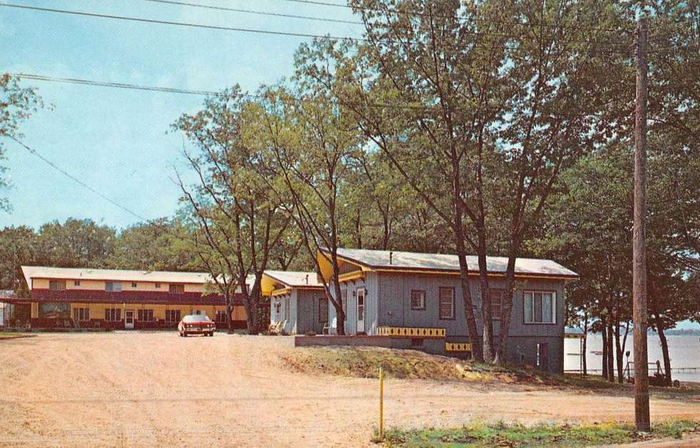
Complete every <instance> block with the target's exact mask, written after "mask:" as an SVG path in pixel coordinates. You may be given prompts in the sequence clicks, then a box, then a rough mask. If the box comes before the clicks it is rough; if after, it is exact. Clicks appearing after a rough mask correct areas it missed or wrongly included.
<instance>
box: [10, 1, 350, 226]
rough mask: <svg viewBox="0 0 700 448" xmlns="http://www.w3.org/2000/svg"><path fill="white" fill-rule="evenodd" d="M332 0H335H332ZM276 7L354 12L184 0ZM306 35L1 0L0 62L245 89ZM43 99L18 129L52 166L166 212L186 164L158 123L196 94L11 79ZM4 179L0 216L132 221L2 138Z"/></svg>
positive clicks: (158, 12) (63, 73)
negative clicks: (6, 207) (7, 184)
mask: <svg viewBox="0 0 700 448" xmlns="http://www.w3.org/2000/svg"><path fill="white" fill-rule="evenodd" d="M331 1H333V2H336V3H341V1H340V0H331ZM190 2H192V3H200V4H208V5H216V6H226V7H231V8H243V9H255V10H261V11H268V12H276V13H288V14H297V15H309V16H316V17H325V18H336V19H353V16H352V12H351V11H350V10H349V9H347V8H334V7H327V6H320V5H310V4H309V5H305V4H303V3H295V2H290V1H287V0H257V1H255V2H251V1H244V0H190ZM11 3H16V4H22V5H31V6H41V7H49V8H57V9H70V10H79V11H89V12H94V13H102V14H114V15H123V16H133V17H143V18H151V19H162V20H173V21H183V22H194V23H202V24H209V25H218V26H227V27H245V28H254V29H261V30H276V31H289V32H302V33H313V34H333V35H355V36H357V35H359V33H360V31H361V29H362V27H361V26H357V25H351V24H338V23H327V22H317V21H307V20H297V19H289V18H280V17H270V16H260V15H252V14H243V13H234V12H224V11H214V10H206V9H201V8H192V7H185V6H177V5H166V4H161V3H152V2H147V1H144V0H120V1H117V0H103V1H98V0H73V1H69V0H53V1H49V0H44V1H28V0H14V1H12V2H11ZM304 41H309V39H303V38H297V37H287V36H273V35H260V34H248V33H242V32H232V31H215V30H206V29H192V28H182V27H174V26H167V25H158V24H146V23H133V22H125V21H119V20H106V19H100V18H88V17H77V16H68V15H62V14H55V13H47V12H39V11H26V10H19V9H13V8H6V7H0V72H10V73H19V72H24V73H34V74H39V75H49V76H57V77H74V78H85V79H91V80H99V81H114V82H125V83H133V84H143V85H149V86H165V87H178V88H184V89H199V90H221V89H223V88H226V87H228V86H231V85H233V84H235V83H238V84H240V85H241V86H242V87H243V88H244V89H249V90H255V89H256V88H257V87H258V86H259V85H260V84H271V83H275V82H277V81H279V80H280V79H282V78H283V77H286V76H289V75H290V74H291V72H292V65H293V58H294V52H295V50H296V48H297V47H298V46H299V44H300V43H302V42H304ZM22 85H23V86H35V87H37V88H38V89H39V93H40V95H41V96H42V98H43V99H44V101H45V102H46V103H48V104H51V105H52V106H53V107H52V109H50V110H49V109H46V110H42V111H40V112H38V113H37V114H36V115H34V116H33V117H32V118H31V119H30V121H28V122H26V123H25V124H24V126H23V127H22V132H23V134H24V138H23V141H24V142H25V143H26V144H28V145H29V146H31V147H33V148H35V149H36V150H37V151H39V152H40V153H41V154H42V155H44V156H45V157H47V158H48V159H50V160H52V161H53V162H54V163H56V164H57V165H59V166H60V167H61V168H63V169H65V170H66V171H68V172H70V173H71V174H73V175H75V176H76V177H78V178H80V179H82V180H83V181H84V182H85V183H87V184H89V185H91V186H93V187H94V188H95V189H97V190H99V191H100V192H102V193H103V194H105V195H107V196H108V197H110V198H112V199H113V200H114V201H116V202H118V203H120V204H123V205H124V206H125V207H127V208H129V209H131V210H133V211H134V212H136V213H137V214H139V215H140V216H143V217H145V218H148V219H152V218H157V217H161V216H169V215H172V214H173V213H174V212H175V210H176V208H177V207H178V197H179V190H178V187H177V186H176V185H175V184H174V183H173V181H172V180H171V179H172V177H173V172H174V169H175V167H180V168H181V169H186V168H185V167H184V164H183V161H182V157H181V156H180V154H181V151H182V148H183V143H184V142H183V139H182V136H181V135H179V134H177V133H172V132H169V127H170V124H171V123H173V122H174V121H175V120H176V119H177V117H178V116H179V115H181V114H182V113H191V112H194V111H196V110H197V109H198V108H199V107H200V105H201V104H202V101H203V97H200V96H194V95H179V94H169V93H156V92H144V91H130V90H121V89H112V88H106V87H93V86H81V85H72V84H56V83H47V82H42V81H27V80H24V81H22ZM5 145H6V157H7V160H5V161H4V165H5V166H7V167H8V168H9V178H10V181H11V183H12V187H11V188H10V189H9V190H5V191H0V194H2V195H4V196H5V197H7V198H8V199H9V200H10V202H11V205H12V208H13V209H12V211H11V212H10V213H9V214H8V213H3V212H0V227H4V226H6V225H20V224H26V225H30V226H33V227H37V226H39V225H41V224H42V223H44V222H47V221H51V220H55V219H58V220H64V219H66V218H68V217H78V218H92V219H94V220H95V221H97V222H100V223H104V224H108V225H110V226H114V227H117V228H122V227H125V226H128V225H130V224H133V223H135V222H137V221H139V220H138V219H137V218H135V217H134V216H132V215H130V214H128V213H127V212H125V211H123V210H121V209H119V208H117V207H115V206H114V205H112V204H110V203H109V202H107V201H105V200H104V199H102V198H100V197H99V196H97V195H95V194H94V193H92V192H90V191H88V190H86V189H85V188H83V187H82V186H80V185H78V184H76V183H75V182H74V181H72V180H70V179H68V178H66V177H64V176H63V175H62V174H60V173H59V172H57V171H55V170H53V169H52V168H50V167H49V166H47V165H45V164H43V163H42V162H41V161H40V160H39V159H37V158H36V157H35V156H33V155H31V154H29V153H28V152H27V151H26V150H25V149H22V148H21V147H19V146H18V145H16V144H15V143H14V142H11V141H6V142H5Z"/></svg>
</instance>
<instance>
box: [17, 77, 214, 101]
mask: <svg viewBox="0 0 700 448" xmlns="http://www.w3.org/2000/svg"><path fill="white" fill-rule="evenodd" d="M13 76H16V77H18V78H22V79H32V80H35V81H46V82H59V83H67V84H80V85H89V86H99V87H114V88H118V89H131V90H147V91H151V92H164V93H182V94H186V95H203V96H210V95H219V94H220V92H214V91H210V90H187V89H180V88H175V87H158V86H144V85H139V84H127V83H122V82H110V81H93V80H89V79H80V78H60V77H57V76H46V75H35V74H30V73H15V74H13Z"/></svg>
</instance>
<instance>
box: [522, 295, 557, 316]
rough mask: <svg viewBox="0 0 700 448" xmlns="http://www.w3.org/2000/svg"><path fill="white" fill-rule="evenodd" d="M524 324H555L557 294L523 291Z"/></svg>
mask: <svg viewBox="0 0 700 448" xmlns="http://www.w3.org/2000/svg"><path fill="white" fill-rule="evenodd" d="M523 300H524V301H525V303H524V316H523V320H524V321H525V323H526V324H555V323H556V321H557V319H556V315H557V296H556V294H555V293H554V292H540V291H537V292H536V291H525V293H524V294H523Z"/></svg>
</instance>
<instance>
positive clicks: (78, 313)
mask: <svg viewBox="0 0 700 448" xmlns="http://www.w3.org/2000/svg"><path fill="white" fill-rule="evenodd" d="M73 319H74V320H76V321H78V322H85V321H86V320H90V308H73Z"/></svg>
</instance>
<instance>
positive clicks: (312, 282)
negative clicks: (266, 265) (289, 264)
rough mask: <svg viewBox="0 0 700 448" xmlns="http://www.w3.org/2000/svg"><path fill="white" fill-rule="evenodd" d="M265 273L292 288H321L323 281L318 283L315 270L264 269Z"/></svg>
mask: <svg viewBox="0 0 700 448" xmlns="http://www.w3.org/2000/svg"><path fill="white" fill-rule="evenodd" d="M265 275H267V276H269V277H271V278H273V279H275V280H277V281H278V282H280V283H284V284H285V285H287V286H289V287H292V288H303V287H309V288H321V287H323V283H319V281H318V277H317V276H316V273H315V272H301V271H275V270H270V269H268V270H266V271H265Z"/></svg>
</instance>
